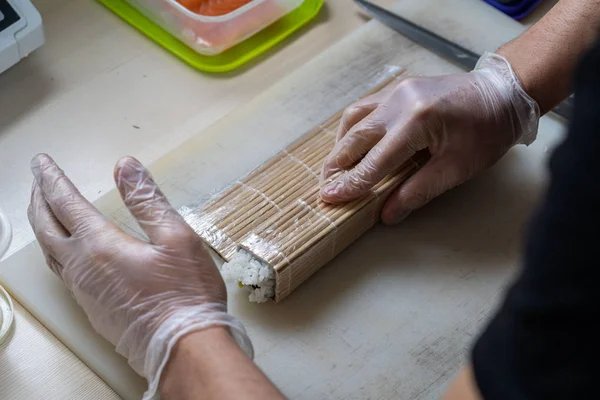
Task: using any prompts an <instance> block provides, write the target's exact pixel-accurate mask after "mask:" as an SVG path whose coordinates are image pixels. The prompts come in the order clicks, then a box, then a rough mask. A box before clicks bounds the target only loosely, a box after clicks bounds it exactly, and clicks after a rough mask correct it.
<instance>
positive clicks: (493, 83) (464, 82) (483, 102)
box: [320, 53, 540, 224]
mask: <svg viewBox="0 0 600 400" xmlns="http://www.w3.org/2000/svg"><path fill="white" fill-rule="evenodd" d="M539 117H540V111H539V107H538V105H537V103H536V102H535V100H533V99H532V98H531V97H530V96H529V95H528V94H527V93H526V92H525V90H524V89H523V87H522V86H521V84H520V82H519V80H518V78H517V76H516V75H515V73H514V72H513V70H512V68H511V67H510V64H509V63H508V61H507V60H506V59H505V58H503V57H501V56H499V55H497V54H491V53H487V54H485V55H484V56H482V58H481V59H480V60H479V62H478V64H477V66H476V67H475V69H474V70H473V71H471V72H470V73H462V74H455V75H446V76H437V77H415V78H408V79H405V80H403V81H401V82H400V83H399V84H398V85H397V86H396V87H392V88H388V89H384V90H383V91H381V92H379V93H375V94H373V95H371V96H368V97H366V98H365V99H362V100H359V101H358V102H357V103H355V104H354V105H352V106H350V107H348V108H347V109H346V110H345V112H344V115H343V117H342V122H341V124H340V127H339V131H338V134H337V143H336V145H335V147H334V149H333V150H332V152H331V153H330V154H329V156H328V157H327V158H326V160H325V163H324V165H323V176H322V178H323V180H324V182H323V187H322V188H321V192H320V195H321V198H322V199H323V200H324V201H327V202H330V203H343V202H347V201H349V200H352V199H355V198H357V197H359V196H362V195H364V194H365V193H366V192H368V191H369V189H371V188H372V187H373V186H374V185H375V184H377V183H378V182H379V181H380V180H381V179H383V178H384V177H385V176H386V175H388V174H390V173H392V172H394V170H395V169H396V168H398V167H399V166H400V165H402V164H403V163H404V162H405V161H407V160H408V159H409V158H410V157H412V156H413V155H414V154H415V153H416V152H417V151H419V150H423V149H428V150H429V152H430V154H431V159H430V160H429V161H428V162H427V164H425V166H424V167H423V168H422V169H421V170H419V171H418V172H417V173H415V174H414V175H413V176H412V177H411V178H409V179H408V180H407V181H406V182H405V183H404V184H402V185H401V186H400V187H399V188H397V189H396V190H395V191H394V192H392V194H391V195H390V197H389V198H388V200H387V201H386V203H385V205H384V208H383V210H382V214H381V219H382V221H383V222H384V223H386V224H394V223H397V222H400V221H401V220H402V219H404V218H405V217H406V216H407V215H408V214H409V213H410V212H412V211H414V210H416V209H417V208H419V207H421V206H423V205H424V204H426V203H427V202H429V201H430V200H431V199H433V198H434V197H436V196H438V195H440V194H441V193H443V192H445V191H446V190H448V189H451V188H453V187H455V186H457V185H459V184H461V183H463V182H465V181H466V180H468V179H470V178H471V177H472V176H473V175H474V174H475V173H477V172H478V171H480V170H482V169H484V168H487V167H489V166H491V165H492V164H494V163H495V162H496V161H498V159H500V157H502V156H503V155H504V154H505V153H506V152H507V150H508V149H509V148H510V147H511V146H513V145H514V144H516V143H524V144H527V145H528V144H530V143H531V142H532V141H533V140H534V139H535V137H536V134H537V124H538V119H539ZM338 171H344V172H343V173H341V174H340V175H339V176H338V177H336V178H335V180H333V181H332V182H328V180H329V178H330V177H331V176H332V175H333V174H334V173H336V172H338Z"/></svg>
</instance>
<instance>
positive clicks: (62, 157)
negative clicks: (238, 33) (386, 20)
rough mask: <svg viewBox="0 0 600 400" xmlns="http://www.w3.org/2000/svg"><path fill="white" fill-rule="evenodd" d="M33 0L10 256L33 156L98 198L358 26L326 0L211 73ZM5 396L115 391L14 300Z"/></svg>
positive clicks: (4, 141)
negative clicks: (39, 44) (270, 46)
mask: <svg viewBox="0 0 600 400" xmlns="http://www.w3.org/2000/svg"><path fill="white" fill-rule="evenodd" d="M473 1H477V0H473ZM34 3H35V5H36V7H37V8H38V10H39V11H40V13H41V14H42V18H43V20H44V28H45V33H46V44H45V45H44V47H43V48H41V49H40V50H38V51H36V52H35V53H34V54H32V55H31V56H30V57H29V58H27V59H26V60H24V61H22V62H21V63H19V64H18V65H17V66H15V67H13V68H12V69H10V70H9V71H7V72H5V73H3V74H2V75H0V110H2V111H1V113H0V160H1V162H2V168H0V206H1V207H2V208H3V209H4V210H5V212H7V214H8V216H9V218H10V219H11V221H12V223H13V226H14V239H13V244H12V246H11V248H10V250H9V254H12V253H14V252H16V251H18V250H19V249H21V248H23V247H24V246H25V245H26V244H28V243H29V242H31V241H32V240H33V234H32V232H31V230H30V228H29V226H28V223H27V217H26V208H27V204H28V201H29V192H30V187H31V179H32V178H31V175H30V172H29V160H30V159H31V157H32V156H33V155H34V154H36V153H37V152H48V153H50V154H52V155H53V156H54V157H55V158H56V160H57V161H58V162H59V163H60V164H61V165H62V166H63V168H65V169H67V170H68V171H69V174H70V176H71V177H72V178H73V180H74V181H76V182H77V183H78V186H79V188H80V190H81V191H82V193H83V194H84V195H85V196H86V197H87V198H88V199H90V200H91V201H93V200H95V199H97V198H98V197H100V196H101V195H102V194H103V193H105V192H106V191H107V190H109V189H110V188H112V186H113V182H112V167H113V165H114V163H115V162H116V160H117V159H118V158H119V157H120V156H122V155H126V154H130V155H134V156H136V157H138V158H139V159H140V160H142V162H144V163H150V162H152V161H154V160H156V159H157V158H158V157H160V156H162V155H164V154H165V153H166V152H168V151H169V150H170V149H173V148H175V147H176V146H177V145H179V144H181V143H182V142H183V141H184V140H186V139H188V138H189V137H191V136H192V135H194V134H196V133H198V132H199V131H201V130H202V129H203V128H204V127H206V126H208V125H210V124H211V123H213V122H215V121H216V120H218V119H219V118H221V117H223V116H225V115H226V114H227V113H229V112H230V111H232V110H233V109H235V108H236V107H237V106H239V105H241V104H244V103H245V102H248V101H249V100H250V99H251V98H253V97H254V96H256V95H257V94H259V93H260V92H262V91H263V90H264V89H265V88H266V87H268V86H270V85H271V84H273V83H275V82H276V81H277V80H279V79H280V78H281V77H283V76H285V75H286V74H288V73H289V72H290V71H293V70H294V69H296V68H298V67H300V66H302V65H303V64H304V63H305V62H307V61H308V60H310V59H311V58H312V57H314V56H315V55H317V54H319V53H320V52H321V51H322V50H324V49H325V48H327V47H328V46H329V45H331V44H332V43H334V42H336V41H337V40H339V39H340V38H341V37H343V36H344V35H346V34H347V33H348V32H350V31H352V30H353V29H354V28H356V27H357V26H359V25H361V24H362V23H364V21H365V19H364V18H363V17H362V16H361V15H360V14H358V13H357V10H356V8H355V7H354V6H352V5H351V4H350V3H349V0H328V1H327V5H326V7H325V9H324V10H323V12H322V13H321V15H320V16H319V18H318V19H317V20H316V21H315V22H313V23H312V24H310V26H308V27H307V28H306V29H303V30H301V31H300V32H299V33H297V34H295V35H293V36H292V38H291V39H289V40H287V41H286V43H285V44H284V45H282V46H279V47H278V48H277V49H276V50H275V51H272V52H270V53H269V54H268V55H266V56H264V57H261V59H260V60H258V61H257V62H255V63H252V64H251V65H249V66H248V67H246V68H243V69H242V70H240V71H239V72H237V73H234V74H227V75H220V76H216V75H206V74H202V73H199V72H197V71H195V70H193V69H191V68H189V67H187V66H186V65H185V64H183V63H181V62H179V61H178V60H177V59H175V58H174V57H172V56H171V55H170V54H168V53H166V52H165V51H163V50H162V49H160V48H159V47H157V46H156V45H155V44H154V43H152V42H150V41H149V40H147V39H146V38H144V37H143V36H141V35H140V34H138V33H137V32H136V31H135V30H133V29H132V28H131V27H129V26H128V25H126V24H125V23H124V22H122V21H121V20H119V19H118V18H117V17H115V16H114V15H112V14H111V13H110V12H108V11H107V10H106V9H104V8H103V7H102V6H100V5H99V4H98V3H96V2H93V1H78V0H38V1H34ZM378 3H379V4H382V5H389V4H391V3H393V1H392V0H384V1H381V0H380V1H378ZM542 11H543V10H541V11H540V12H539V13H538V15H539V14H541V12H542ZM535 19H536V17H535V16H534V17H532V18H531V19H529V20H528V21H532V20H535ZM0 398H2V399H6V400H12V399H42V398H43V399H48V400H51V399H81V398H85V399H116V398H118V396H117V395H116V394H115V393H114V392H113V391H112V390H111V389H110V388H109V387H108V386H107V385H106V384H104V383H103V382H102V381H101V380H100V379H99V378H98V377H97V376H96V375H95V374H94V373H93V372H91V371H90V370H89V369H88V368H87V367H86V366H85V365H84V364H83V363H82V362H81V361H80V360H79V359H77V358H76V357H75V356H74V355H73V354H72V353H71V352H70V351H69V350H68V349H67V348H66V347H64V346H63V345H62V344H61V343H60V342H59V341H58V340H57V339H56V338H54V336H52V334H51V333H49V332H48V331H47V330H46V329H45V328H44V327H43V326H42V325H41V324H40V323H39V322H37V321H36V320H35V318H33V317H32V316H31V315H30V314H29V313H28V312H27V311H26V310H25V309H24V308H22V307H21V306H20V305H19V304H16V318H15V324H14V327H13V330H12V332H11V334H10V337H9V340H8V341H7V342H5V343H4V344H2V345H0Z"/></svg>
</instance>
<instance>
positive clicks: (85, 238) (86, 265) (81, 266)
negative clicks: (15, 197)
mask: <svg viewBox="0 0 600 400" xmlns="http://www.w3.org/2000/svg"><path fill="white" fill-rule="evenodd" d="M32 171H33V174H34V176H35V181H34V185H33V190H32V197H31V205H30V206H29V210H28V215H29V221H30V223H31V226H32V227H33V230H34V232H35V235H36V237H37V239H38V241H39V244H40V246H41V247H42V249H43V251H44V255H45V256H46V261H47V263H48V265H49V266H50V268H51V269H52V271H54V272H55V273H56V274H57V275H58V276H59V277H60V278H61V279H62V280H63V281H64V283H65V284H66V286H67V287H68V288H69V290H70V291H71V292H72V294H73V296H74V297H75V299H76V300H77V302H78V303H79V305H80V306H81V307H82V308H83V310H84V311H85V313H86V314H87V316H88V318H89V320H90V322H91V323H92V326H93V327H94V329H95V330H96V331H97V332H98V333H99V334H100V335H102V336H104V337H105V338H106V339H107V340H108V341H110V342H111V343H112V344H113V345H115V346H116V349H117V352H118V353H120V354H121V355H123V356H125V357H126V358H127V359H128V360H129V364H130V365H131V367H133V369H134V370H135V371H136V372H137V373H138V374H140V375H141V376H143V377H145V378H146V379H147V380H148V384H149V388H148V391H147V392H146V393H145V394H144V399H154V398H158V394H157V389H158V384H159V380H160V376H161V373H162V370H163V368H164V366H165V364H166V363H167V361H168V358H169V355H170V352H171V349H172V348H173V346H174V345H175V343H176V342H177V340H178V339H179V338H180V337H182V336H183V335H185V334H186V333H189V332H191V331H194V330H199V329H204V328H207V327H210V326H217V325H220V326H227V327H229V331H230V332H231V334H232V336H233V337H234V338H235V339H236V341H237V342H238V344H240V347H242V349H243V350H244V351H246V353H247V354H248V355H249V356H250V357H252V356H253V351H252V344H251V342H250V340H249V338H248V336H247V335H246V331H245V329H244V327H243V326H242V324H241V323H240V322H239V321H238V320H236V319H235V318H233V317H232V316H230V315H229V314H227V292H226V289H225V285H224V283H223V279H222V278H221V275H220V273H219V270H218V269H217V267H216V266H215V264H214V262H213V260H212V259H211V257H210V255H209V254H208V252H207V251H206V249H205V247H204V245H203V243H202V241H201V240H200V238H199V237H198V235H196V233H195V232H194V231H193V230H192V229H191V228H190V227H189V226H188V225H187V224H186V223H185V221H184V220H183V218H182V217H181V216H180V215H179V214H178V213H177V212H176V211H175V210H174V209H173V208H172V207H171V205H170V204H169V202H168V200H167V199H166V198H165V196H164V195H163V194H162V192H161V191H160V189H159V188H158V186H157V185H156V184H155V183H154V181H153V179H152V176H151V175H150V173H149V172H148V171H147V170H146V169H145V168H144V167H143V166H142V165H141V164H140V163H139V162H138V161H137V160H135V159H133V158H130V157H126V158H123V159H121V160H120V161H119V162H118V163H117V165H116V167H115V173H114V176H115V182H116V184H117V187H118V188H119V191H120V193H121V197H122V198H123V200H124V202H125V204H126V206H127V208H128V209H129V211H130V212H131V214H132V215H133V216H134V217H135V218H136V220H137V222H138V223H139V225H140V227H141V228H142V229H143V230H144V232H145V233H146V235H147V236H148V239H149V240H148V241H144V240H139V239H136V238H134V237H132V236H130V235H128V234H127V233H125V232H123V231H122V230H121V229H119V228H118V227H117V226H116V225H114V224H113V223H111V222H110V221H109V220H108V219H107V218H105V217H104V216H103V215H102V214H101V213H100V212H99V211H98V210H97V209H96V208H94V206H92V205H91V204H90V203H89V202H88V201H87V200H86V199H85V198H84V197H83V196H82V195H81V194H80V193H79V191H78V190H77V189H76V188H75V186H74V185H73V184H72V183H71V181H70V180H69V179H68V178H67V177H66V176H65V175H64V173H63V171H62V170H61V169H60V168H59V167H58V166H57V165H56V164H55V162H54V161H53V160H52V158H50V157H49V156H47V155H38V156H36V157H35V158H34V159H33V161H32Z"/></svg>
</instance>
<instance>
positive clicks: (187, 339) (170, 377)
mask: <svg viewBox="0 0 600 400" xmlns="http://www.w3.org/2000/svg"><path fill="white" fill-rule="evenodd" d="M160 387H161V390H160V391H161V398H162V399H165V400H187V399H190V400H191V399H193V400H201V399H222V400H227V399H268V400H275V399H277V400H279V399H283V398H284V397H283V395H282V394H281V393H280V392H279V391H278V390H277V388H275V386H273V384H272V383H271V382H270V381H269V380H268V379H267V377H266V376H265V375H264V374H263V373H262V372H261V371H260V369H258V367H257V366H256V365H255V364H254V363H253V362H252V360H250V359H249V358H248V357H247V356H246V355H245V354H244V352H243V351H242V350H241V349H240V348H239V347H238V345H237V344H236V343H235V341H234V340H233V339H232V337H231V336H230V334H229V333H228V332H227V330H226V329H225V328H210V329H206V330H202V331H198V332H194V333H191V334H189V335H187V336H184V337H183V338H182V339H180V341H179V342H178V343H177V345H176V346H175V348H174V349H173V353H172V356H171V359H170V360H169V363H168V364H167V368H166V369H165V372H164V374H163V377H162V379H161V385H160Z"/></svg>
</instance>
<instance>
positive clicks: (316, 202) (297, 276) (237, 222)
mask: <svg viewBox="0 0 600 400" xmlns="http://www.w3.org/2000/svg"><path fill="white" fill-rule="evenodd" d="M388 83H389V82H388ZM340 118H341V112H340V113H338V114H336V115H334V116H333V117H332V118H330V119H329V120H328V121H327V122H325V123H323V124H321V125H319V126H318V127H316V128H315V129H313V130H312V131H311V132H308V133H307V134H306V135H304V136H303V137H302V138H300V140H298V141H297V142H295V143H294V144H292V145H291V146H289V147H288V148H286V149H284V150H282V151H281V152H279V153H278V154H277V155H276V156H275V157H273V158H272V159H271V160H269V161H267V162H266V163H264V164H263V165H261V166H260V167H258V168H257V169H255V170H254V171H252V172H251V173H250V174H249V175H247V176H246V177H244V178H243V179H241V180H238V181H237V182H235V183H234V184H233V185H231V186H230V187H229V188H227V189H226V190H224V191H223V192H221V193H220V194H218V195H216V196H215V197H214V198H212V199H211V200H210V201H209V202H207V203H206V204H204V205H202V206H200V207H197V208H188V207H184V208H182V209H181V210H180V212H181V214H182V215H183V216H184V218H185V219H186V221H187V222H188V223H189V224H190V225H191V226H192V227H193V228H194V230H195V231H196V232H198V234H199V235H200V236H201V237H202V238H203V239H204V240H205V241H206V242H207V243H208V244H209V245H210V246H211V247H212V248H213V249H214V250H215V251H216V252H217V253H219V254H220V255H221V256H222V257H223V258H224V259H225V260H226V261H228V262H230V261H231V260H232V259H234V263H235V264H236V265H235V266H233V265H229V266H228V265H225V266H224V269H225V271H226V274H225V275H226V276H228V277H229V278H232V279H236V280H237V281H238V282H240V284H241V285H243V286H248V287H249V288H250V289H251V290H252V291H256V290H257V289H259V290H260V289H263V290H262V291H263V292H264V293H273V294H274V297H275V300H276V301H280V300H281V299H283V298H285V297H286V296H287V295H289V294H290V293H291V292H292V291H293V290H294V289H295V288H296V287H298V285H300V284H301V283H302V282H304V281H305V280H306V279H307V278H308V277H309V276H311V275H312V274H313V273H314V272H316V271H317V270H318V269H319V268H321V267H322V266H323V265H325V264H326V263H327V262H328V261H330V260H331V259H332V258H333V257H335V256H336V255H337V254H339V253H340V252H341V251H342V250H343V249H345V248H346V247H347V246H348V245H349V244H351V243H352V242H353V241H354V240H356V239H357V238H358V237H360V236H361V235H362V234H363V233H364V232H365V231H366V230H368V229H369V228H370V227H371V226H373V225H374V224H375V223H376V222H377V221H378V219H379V213H380V210H381V207H382V206H383V200H385V197H386V195H387V194H388V193H389V192H390V191H391V190H392V189H394V188H395V187H396V186H398V185H399V184H400V183H401V182H403V181H404V180H405V179H406V178H408V177H409V176H410V175H411V174H412V173H414V172H415V171H416V170H417V169H418V168H419V162H418V161H415V160H410V161H409V162H408V163H406V164H405V165H403V166H402V167H401V168H400V169H399V170H398V171H397V173H396V174H394V175H390V176H388V177H386V178H384V179H383V180H382V181H381V182H380V183H378V184H377V185H376V186H375V187H374V188H373V189H372V190H371V191H370V192H369V194H368V195H366V196H364V197H362V198H359V199H356V200H354V201H351V202H349V203H346V204H343V205H332V204H328V203H324V202H323V201H321V199H320V198H319V188H320V182H319V176H320V173H321V166H322V163H323V161H324V159H325V157H326V156H327V155H328V154H329V152H330V151H331V149H332V148H333V146H334V144H335V130H336V129H337V126H338V124H339V122H340ZM240 250H241V251H243V252H244V257H246V255H248V254H249V255H250V256H252V257H254V258H255V259H257V260H258V261H259V262H257V263H254V265H255V267H251V266H249V268H250V270H248V268H239V262H240V260H239V259H235V257H236V254H237V252H238V251H240ZM264 265H268V266H270V267H271V268H272V269H273V274H272V275H274V277H275V279H274V280H275V288H274V290H273V291H269V290H268V289H267V288H266V285H267V284H272V276H271V277H267V275H269V274H265V273H263V274H262V275H263V279H261V278H260V275H261V274H260V273H259V270H260V269H261V268H262V266H264ZM253 268H254V269H253ZM235 271H238V272H235ZM236 273H237V275H236ZM235 276H237V278H235ZM248 277H250V278H248ZM248 279H249V280H248ZM269 280H271V282H269ZM259 301H260V300H259Z"/></svg>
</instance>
